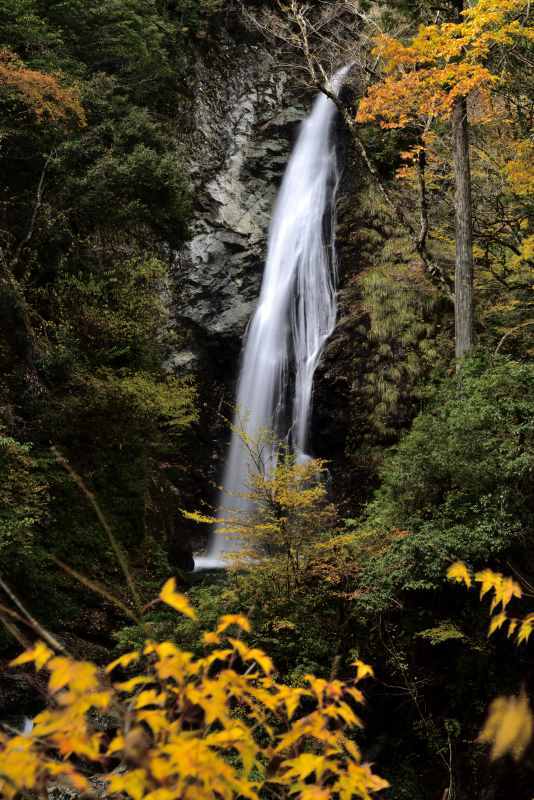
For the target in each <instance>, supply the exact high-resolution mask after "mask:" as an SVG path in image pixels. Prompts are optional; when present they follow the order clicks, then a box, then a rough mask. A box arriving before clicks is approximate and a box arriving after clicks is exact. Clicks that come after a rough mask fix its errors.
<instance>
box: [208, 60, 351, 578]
mask: <svg viewBox="0 0 534 800" xmlns="http://www.w3.org/2000/svg"><path fill="white" fill-rule="evenodd" d="M348 69H349V68H348V67H346V68H344V69H342V70H340V71H339V72H338V73H337V74H336V75H335V77H334V79H333V81H332V84H333V88H334V90H335V91H337V90H338V88H339V86H340V85H341V82H342V79H343V77H344V76H345V74H346V73H347V71H348ZM335 114H336V107H335V105H334V103H333V102H332V101H331V100H329V99H328V98H327V97H326V96H325V95H322V94H321V95H319V97H317V98H316V100H315V102H314V105H313V109H312V112H311V114H310V115H309V117H308V118H307V119H306V120H305V121H304V122H303V124H302V127H301V130H300V133H299V137H298V140H297V143H296V145H295V148H294V150H293V153H292V154H291V157H290V159H289V162H288V165H287V168H286V172H285V175H284V179H283V182H282V186H281V188H280V192H279V194H278V198H277V201H276V205H275V209H274V213H273V217H272V221H271V226H270V231H269V242H268V251H267V260H266V263H265V270H264V274H263V281H262V286H261V293H260V297H259V302H258V306H257V308H256V311H255V313H254V315H253V317H252V320H251V322H250V323H249V327H248V331H247V335H246V341H245V347H244V351H243V356H242V363H241V370H240V375H239V383H238V390H237V411H236V416H235V418H234V429H236V432H234V433H233V434H232V440H231V443H230V450H229V453H228V457H227V460H226V464H225V469H224V477H223V489H224V491H223V493H222V495H221V500H220V506H219V512H218V516H219V518H228V517H235V514H236V510H237V513H239V510H241V511H246V510H247V509H248V507H249V505H250V501H249V500H247V499H245V498H243V497H241V496H240V494H241V493H243V492H244V491H246V489H247V484H248V480H249V476H250V474H251V472H253V471H254V470H255V467H254V465H253V461H252V458H251V454H250V452H249V449H247V447H245V446H244V444H243V441H242V438H241V436H240V435H239V433H238V432H237V430H242V431H244V432H245V433H246V434H247V435H248V436H249V437H250V438H251V439H252V441H253V442H255V441H257V440H258V439H259V438H260V437H261V435H262V432H265V431H270V432H274V433H275V435H277V436H279V437H280V438H286V439H287V441H288V443H289V445H290V447H291V448H292V450H293V452H294V453H295V455H296V457H297V459H300V460H302V459H306V458H307V457H308V456H307V455H306V447H307V439H308V433H309V423H310V414H311V406H312V391H313V378H314V374H315V370H316V368H317V365H318V363H319V359H320V357H321V353H322V351H323V347H324V345H325V342H326V340H327V339H328V337H329V336H330V334H331V333H332V331H333V329H334V325H335V320H336V312H337V306H336V294H335V290H336V286H335V284H336V257H335V250H334V239H333V232H334V225H335V218H334V215H335V193H336V188H337V182H338V169H337V159H336V149H335V144H334V142H333V137H332V123H333V120H334V117H335ZM262 461H263V464H264V467H265V469H266V470H267V471H268V470H269V468H270V467H272V466H273V465H274V463H275V461H276V447H274V446H269V445H266V446H264V447H263V452H262ZM236 550H239V540H238V539H236V537H232V536H228V535H227V534H223V533H220V532H217V530H216V529H215V530H214V531H213V533H212V535H211V539H210V544H209V549H208V555H207V556H206V557H205V558H197V559H195V562H196V567H197V569H206V568H210V567H217V566H221V564H222V563H224V556H225V555H228V554H229V553H230V552H232V551H236Z"/></svg>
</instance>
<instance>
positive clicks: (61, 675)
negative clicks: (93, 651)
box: [47, 656, 98, 692]
mask: <svg viewBox="0 0 534 800" xmlns="http://www.w3.org/2000/svg"><path fill="white" fill-rule="evenodd" d="M47 668H48V669H49V670H50V679H49V681H48V688H49V689H50V691H51V692H57V691H59V690H60V689H63V688H64V687H65V686H68V687H69V689H71V691H74V692H90V691H93V690H95V689H96V688H97V687H98V677H97V668H96V666H95V665H94V664H90V663H89V662H86V661H74V660H73V659H71V658H66V657H65V656H56V657H55V658H52V659H51V660H50V661H49V662H48V663H47Z"/></svg>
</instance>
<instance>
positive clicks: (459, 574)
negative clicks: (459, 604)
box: [447, 561, 471, 589]
mask: <svg viewBox="0 0 534 800" xmlns="http://www.w3.org/2000/svg"><path fill="white" fill-rule="evenodd" d="M447 578H448V579H449V580H450V581H454V582H455V583H465V585H466V586H467V588H468V589H469V588H470V587H471V575H470V573H469V570H468V569H467V567H466V565H465V564H464V563H463V561H455V563H454V564H451V566H450V567H449V569H448V570H447Z"/></svg>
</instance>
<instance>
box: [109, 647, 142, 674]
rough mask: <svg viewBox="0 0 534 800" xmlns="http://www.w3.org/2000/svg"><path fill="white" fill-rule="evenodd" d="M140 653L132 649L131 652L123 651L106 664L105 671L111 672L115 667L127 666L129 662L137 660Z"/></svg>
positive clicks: (132, 662)
mask: <svg viewBox="0 0 534 800" xmlns="http://www.w3.org/2000/svg"><path fill="white" fill-rule="evenodd" d="M139 658H140V653H138V652H137V650H134V651H133V652H131V653H125V654H124V655H122V656H119V658H116V659H115V661H112V662H111V664H108V665H107V667H106V672H113V670H114V669H115V667H129V666H130V664H134V663H135V662H136V661H139Z"/></svg>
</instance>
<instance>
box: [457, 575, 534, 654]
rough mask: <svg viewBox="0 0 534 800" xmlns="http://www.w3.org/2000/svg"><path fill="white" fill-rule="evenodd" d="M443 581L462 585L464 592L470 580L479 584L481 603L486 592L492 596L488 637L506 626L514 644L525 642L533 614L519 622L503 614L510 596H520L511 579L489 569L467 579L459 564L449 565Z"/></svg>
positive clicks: (533, 623) (532, 620) (469, 585)
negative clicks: (464, 587) (445, 578)
mask: <svg viewBox="0 0 534 800" xmlns="http://www.w3.org/2000/svg"><path fill="white" fill-rule="evenodd" d="M447 578H448V579H449V580H450V581H453V582H455V583H464V584H465V585H466V586H467V588H468V589H470V588H471V586H472V584H473V580H474V582H475V583H479V584H480V599H481V600H482V598H483V597H484V596H485V595H486V594H488V593H489V594H492V595H493V597H492V599H491V605H490V609H489V613H490V617H491V619H490V626H489V630H488V636H491V635H492V634H493V633H495V631H498V630H500V628H502V627H504V626H505V625H507V627H508V637H511V636H513V635H514V634H515V636H516V641H517V644H522V643H523V642H526V641H528V639H529V637H530V634H531V633H532V631H533V630H534V614H527V615H526V617H524V618H523V619H518V618H516V617H509V616H508V615H507V613H506V608H507V606H508V605H509V604H510V602H511V601H512V600H513V599H514V597H515V598H517V599H520V598H521V597H522V596H523V592H522V590H521V587H520V585H519V584H518V583H517V582H516V581H514V579H513V578H506V577H505V576H504V575H501V573H500V572H493V570H491V569H483V570H481V571H480V572H475V574H474V576H471V573H470V571H469V569H468V568H467V566H466V565H465V564H464V563H463V562H462V561H456V562H455V563H454V564H451V566H450V567H449V569H448V570H447ZM499 608H500V611H499Z"/></svg>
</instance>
